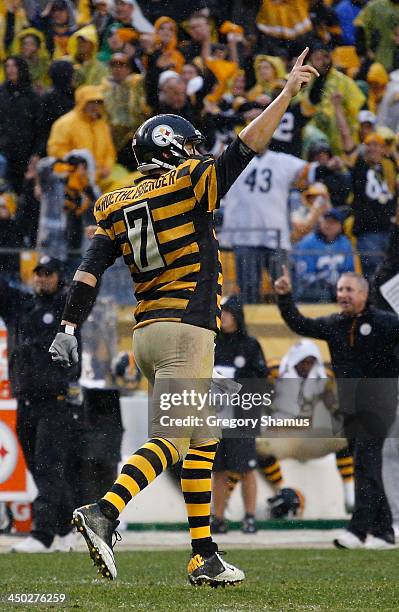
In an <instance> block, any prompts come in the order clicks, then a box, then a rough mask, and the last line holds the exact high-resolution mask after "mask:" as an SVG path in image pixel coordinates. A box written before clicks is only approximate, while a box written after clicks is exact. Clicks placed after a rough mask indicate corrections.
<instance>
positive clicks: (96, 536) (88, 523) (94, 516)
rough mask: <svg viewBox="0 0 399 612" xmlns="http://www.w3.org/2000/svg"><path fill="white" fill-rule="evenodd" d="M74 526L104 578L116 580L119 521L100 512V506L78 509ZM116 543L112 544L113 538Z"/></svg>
mask: <svg viewBox="0 0 399 612" xmlns="http://www.w3.org/2000/svg"><path fill="white" fill-rule="evenodd" d="M72 524H73V525H74V526H75V527H76V528H77V530H78V532H79V533H81V534H82V536H83V537H84V539H85V540H86V544H87V548H88V549H89V553H90V557H91V558H92V560H93V562H94V565H95V566H97V567H98V573H99V574H101V576H103V578H108V579H109V580H114V579H115V578H116V575H117V571H116V565H115V558H114V552H113V547H114V545H115V542H116V541H117V540H120V539H121V537H120V535H119V533H118V532H117V531H116V528H117V527H118V525H119V521H112V520H110V519H109V518H107V517H106V516H105V515H104V514H103V513H102V512H101V510H100V507H99V505H98V504H90V505H89V506H82V507H81V508H76V510H74V512H73V518H72ZM114 534H115V537H116V539H115V541H114V543H112V536H113V535H114Z"/></svg>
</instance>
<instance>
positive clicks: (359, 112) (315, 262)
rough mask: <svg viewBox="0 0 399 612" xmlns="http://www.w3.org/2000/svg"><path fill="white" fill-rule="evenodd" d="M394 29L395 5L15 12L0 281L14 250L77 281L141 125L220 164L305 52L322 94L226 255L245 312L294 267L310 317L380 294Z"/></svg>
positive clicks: (229, 219)
mask: <svg viewBox="0 0 399 612" xmlns="http://www.w3.org/2000/svg"><path fill="white" fill-rule="evenodd" d="M396 24H399V5H398V4H397V3H396V2H394V1H393V0H371V1H370V2H368V3H367V2H364V1H363V0H341V1H340V2H337V3H334V2H329V1H327V0H325V1H324V2H323V1H322V0H290V1H289V2H288V1H287V2H284V1H281V2H278V3H277V4H276V3H275V2H271V0H258V1H255V0H253V1H249V0H235V1H231V2H216V1H214V0H196V1H195V2H194V3H192V4H190V6H189V7H188V6H182V3H179V2H176V1H174V0H168V2H159V1H158V0H152V1H145V2H144V1H142V0H116V1H111V0H101V1H100V0H75V1H73V0H51V1H47V2H45V1H44V0H42V1H39V2H32V1H30V0H25V1H22V0H5V1H4V2H3V3H2V6H1V7H0V61H1V66H0V79H1V81H2V84H1V85H0V181H1V184H0V189H1V196H0V224H1V228H0V247H1V248H2V251H1V255H0V268H1V270H2V271H3V272H6V273H8V275H15V274H17V273H18V267H19V261H18V254H17V253H16V252H15V251H13V250H12V249H15V247H17V248H33V249H35V248H37V249H39V250H40V251H42V252H45V253H47V254H49V255H52V256H56V257H59V258H61V259H63V260H68V261H69V262H70V266H71V269H72V268H74V267H75V264H76V256H77V254H78V253H79V252H80V251H81V250H82V249H83V247H84V242H85V240H87V237H90V236H91V235H92V233H91V229H90V226H92V225H93V216H92V208H93V205H94V202H95V200H96V198H97V197H98V196H99V195H100V194H101V193H102V192H104V191H107V190H109V189H111V188H115V187H117V186H124V185H127V184H131V182H132V180H133V179H134V178H135V176H136V174H137V172H136V168H135V161H134V158H133V156H132V154H131V148H130V143H131V137H132V135H133V133H134V131H135V129H136V128H137V127H138V126H139V125H140V124H141V123H142V121H143V120H144V119H145V118H147V117H150V116H152V115H154V114H157V113H174V114H177V115H180V116H182V117H185V118H186V119H188V120H190V121H191V122H192V123H194V124H195V125H196V126H198V128H199V129H200V130H201V131H202V132H203V133H204V134H205V136H206V144H205V147H206V151H207V152H210V153H212V154H214V155H216V156H217V155H218V154H220V152H221V151H222V150H223V149H224V148H225V147H226V145H227V144H228V143H229V142H231V140H232V139H233V137H234V135H235V134H236V133H237V132H238V131H239V130H240V129H242V127H243V126H245V124H246V123H247V122H248V121H250V120H251V119H253V118H254V117H256V116H257V115H258V114H259V113H260V112H261V111H262V109H264V108H265V107H267V105H268V104H270V102H271V101H272V100H273V99H274V98H275V97H276V95H277V94H278V93H279V92H280V91H281V89H282V87H283V85H284V82H285V78H286V75H287V72H288V71H289V70H290V68H291V66H292V63H293V60H294V59H295V57H296V56H297V54H298V52H299V51H301V50H302V49H303V48H304V47H305V46H306V45H308V46H309V47H310V52H309V56H308V61H309V62H310V63H311V64H312V65H313V66H314V67H315V68H316V69H317V70H318V71H319V73H320V74H321V77H320V78H319V79H317V80H314V82H313V83H312V84H311V85H310V87H308V88H306V90H304V91H303V92H302V93H301V94H299V95H298V96H297V97H296V98H295V99H294V102H293V103H292V104H291V106H290V108H289V109H288V111H287V112H286V113H285V115H284V117H283V119H282V121H281V124H280V127H279V128H278V130H277V131H276V133H275V136H274V138H273V139H272V141H271V143H270V146H269V150H267V151H265V152H264V154H263V155H259V156H258V157H257V159H256V160H254V161H253V162H252V163H251V164H250V166H249V167H248V169H247V171H246V173H244V175H243V176H242V177H241V179H240V185H239V186H238V185H236V186H235V187H234V189H233V190H231V192H230V193H228V194H227V196H226V197H225V198H224V201H223V203H222V207H221V211H220V212H219V213H218V218H217V222H218V231H219V238H220V241H221V244H222V246H223V248H224V249H226V250H230V251H231V250H232V252H233V254H234V267H235V270H236V272H235V275H236V277H237V282H238V287H239V289H240V292H241V294H242V298H243V301H244V302H246V303H256V302H259V301H262V300H263V297H264V296H263V289H262V287H263V284H262V274H263V271H264V269H266V270H267V271H268V272H269V273H270V276H271V277H272V278H273V277H275V276H276V273H277V271H276V264H278V263H279V262H280V261H281V260H283V261H284V260H287V258H288V259H289V260H290V261H291V263H292V267H293V270H294V276H295V278H294V286H295V294H296V298H297V299H299V300H301V301H308V302H318V301H330V300H331V299H332V297H333V295H334V290H333V288H334V286H335V283H336V280H337V278H338V276H339V274H340V273H342V272H343V271H350V270H357V271H363V273H364V275H365V276H366V277H367V278H371V277H372V276H373V274H374V273H375V271H376V268H377V266H378V265H379V263H380V262H381V259H382V257H383V254H384V252H385V251H386V249H387V247H388V240H389V232H390V229H391V228H392V226H393V224H394V223H395V221H394V218H395V212H396V206H397V175H398V163H399V151H398V147H397V144H398V142H399V141H398V138H397V135H396V132H397V127H398V125H397V124H398V121H397V115H398V93H399V88H398V87H399V86H398V82H399V80H398V79H399V76H398V75H399V72H398V71H397V70H398V67H399V59H398V58H399V53H398V45H399V39H398V32H399V25H396ZM237 194H238V195H237ZM244 203H245V205H243V204H244ZM4 249H10V251H9V252H5V250H4Z"/></svg>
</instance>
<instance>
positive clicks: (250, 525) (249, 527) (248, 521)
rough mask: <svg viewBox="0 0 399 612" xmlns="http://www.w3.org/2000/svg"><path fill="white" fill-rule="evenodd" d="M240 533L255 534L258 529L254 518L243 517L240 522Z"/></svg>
mask: <svg viewBox="0 0 399 612" xmlns="http://www.w3.org/2000/svg"><path fill="white" fill-rule="evenodd" d="M241 531H242V532H243V533H256V532H257V531H258V528H257V526H256V521H255V517H254V516H251V515H249V516H245V517H244V518H243V519H242V522H241Z"/></svg>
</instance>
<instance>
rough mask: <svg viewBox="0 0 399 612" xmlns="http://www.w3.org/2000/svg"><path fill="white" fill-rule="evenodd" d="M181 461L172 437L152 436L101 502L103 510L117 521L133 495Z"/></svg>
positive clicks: (127, 463) (129, 461)
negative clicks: (170, 439)
mask: <svg viewBox="0 0 399 612" xmlns="http://www.w3.org/2000/svg"><path fill="white" fill-rule="evenodd" d="M178 460H179V453H178V452H177V450H176V448H175V447H174V446H173V444H172V443H171V442H169V440H166V439H165V438H152V439H151V440H149V441H148V442H146V443H145V444H144V445H143V446H142V447H141V448H139V449H138V450H137V451H136V452H135V453H134V455H131V457H129V459H128V460H127V462H126V463H125V465H124V466H123V468H122V470H121V473H120V475H119V476H118V478H117V479H116V481H115V483H114V484H113V486H112V487H111V489H110V490H109V491H108V493H106V494H105V495H104V497H103V498H102V499H100V501H99V502H98V504H99V506H100V508H101V511H102V512H103V513H104V514H105V516H107V517H108V518H110V519H112V520H116V519H117V518H118V516H119V514H120V513H121V512H122V510H123V509H124V507H125V506H126V505H127V504H128V503H129V502H130V500H131V499H132V497H134V496H135V495H137V494H138V493H140V491H142V490H143V489H145V487H146V486H147V485H148V484H150V482H152V481H153V480H155V478H156V477H157V476H159V474H161V473H162V472H163V471H164V470H166V468H168V467H169V466H171V465H173V464H174V463H176V461H178Z"/></svg>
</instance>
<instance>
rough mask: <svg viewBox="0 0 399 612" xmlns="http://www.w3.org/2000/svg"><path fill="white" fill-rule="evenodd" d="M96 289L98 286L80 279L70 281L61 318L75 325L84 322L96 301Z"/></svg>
mask: <svg viewBox="0 0 399 612" xmlns="http://www.w3.org/2000/svg"><path fill="white" fill-rule="evenodd" d="M97 291H98V287H92V286H91V285H88V284H87V283H83V282H81V281H72V283H71V287H70V289H69V293H68V297H67V301H66V304H65V308H64V312H63V313H62V320H63V321H70V322H71V323H76V325H81V324H82V323H84V321H85V320H86V319H87V317H88V316H89V314H90V311H91V309H92V308H93V305H94V302H95V301H96V297H97Z"/></svg>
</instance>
